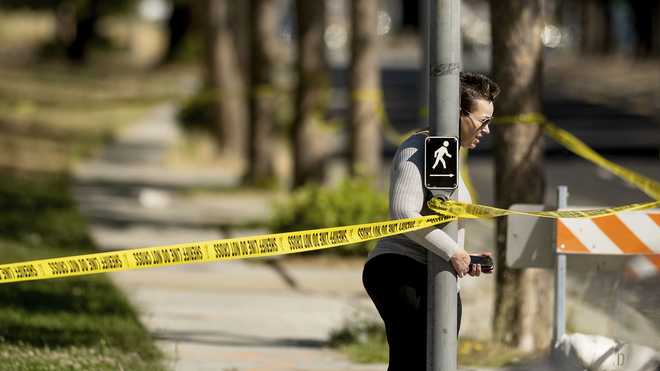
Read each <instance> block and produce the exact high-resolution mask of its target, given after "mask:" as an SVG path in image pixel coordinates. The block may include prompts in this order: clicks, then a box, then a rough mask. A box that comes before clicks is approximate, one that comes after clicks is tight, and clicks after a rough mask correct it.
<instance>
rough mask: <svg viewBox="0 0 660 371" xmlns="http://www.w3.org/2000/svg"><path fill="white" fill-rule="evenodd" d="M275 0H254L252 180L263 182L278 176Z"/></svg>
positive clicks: (251, 26) (251, 101) (252, 34)
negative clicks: (274, 137)
mask: <svg viewBox="0 0 660 371" xmlns="http://www.w3.org/2000/svg"><path fill="white" fill-rule="evenodd" d="M277 5H278V2H277V1H276V0H251V4H250V9H251V11H252V12H253V13H252V17H251V22H250V44H251V48H250V49H251V51H252V63H251V80H250V92H251V93H250V141H249V143H250V144H249V146H250V147H249V160H250V164H249V170H248V171H249V173H248V178H249V180H250V181H251V182H252V183H256V184H260V183H264V182H267V181H269V180H272V178H273V177H274V176H275V172H274V164H273V152H274V151H273V145H274V141H273V125H274V117H275V108H276V107H275V100H274V98H275V91H274V87H275V67H276V65H277V63H278V57H277V54H278V50H277V45H278V41H277V38H276V31H277Z"/></svg>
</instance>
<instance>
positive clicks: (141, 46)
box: [0, 0, 660, 370]
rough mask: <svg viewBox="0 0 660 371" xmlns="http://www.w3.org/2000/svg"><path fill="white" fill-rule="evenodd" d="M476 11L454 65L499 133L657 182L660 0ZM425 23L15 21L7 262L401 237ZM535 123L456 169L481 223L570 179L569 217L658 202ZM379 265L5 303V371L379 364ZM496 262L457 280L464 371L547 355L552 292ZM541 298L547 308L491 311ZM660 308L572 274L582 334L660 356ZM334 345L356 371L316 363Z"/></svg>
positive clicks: (407, 9)
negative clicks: (401, 187) (396, 191)
mask: <svg viewBox="0 0 660 371" xmlns="http://www.w3.org/2000/svg"><path fill="white" fill-rule="evenodd" d="M502 4H504V5H502ZM461 12H462V14H461V27H462V44H463V45H462V47H463V70H464V71H471V72H483V73H486V74H488V75H489V76H491V77H493V78H494V79H495V80H496V81H497V82H498V83H499V84H500V86H501V87H502V90H503V96H502V97H501V99H500V101H498V103H496V110H495V115H496V116H498V115H500V116H508V115H517V114H521V113H529V112H539V113H542V114H544V115H545V116H546V117H548V118H549V119H550V120H551V121H553V122H555V123H556V124H557V125H559V126H560V127H562V128H564V129H566V130H568V131H569V132H571V133H572V134H574V135H575V136H577V137H578V138H580V139H581V140H583V141H584V142H585V143H587V144H588V145H589V146H590V147H591V148H593V149H594V150H595V151H597V152H598V153H600V154H601V155H603V156H605V157H607V158H608V159H610V160H612V161H614V162H616V163H617V164H620V165H623V166H625V167H627V168H629V169H632V170H634V171H637V172H640V173H642V174H644V175H646V176H648V177H650V178H653V179H660V166H658V160H659V156H660V127H659V124H660V122H659V120H658V117H660V1H657V0H582V1H565V0H545V1H542V0H535V1H529V2H517V1H506V2H499V1H495V0H494V1H493V4H490V3H489V2H488V1H482V0H464V1H463V2H462V9H461ZM422 14H424V10H423V9H422V3H421V1H403V0H380V1H379V0H353V1H351V0H324V1H304V0H299V1H294V0H251V1H237V0H205V1H184V0H169V1H168V0H120V1H112V2H108V1H100V0H58V1H43V0H34V1H30V0H21V1H13V0H2V1H1V2H0V133H1V134H0V173H1V174H0V175H1V177H2V182H0V183H1V184H0V205H1V206H2V215H0V257H1V259H2V260H1V261H2V262H3V263H5V262H14V261H22V260H30V259H37V258H43V257H49V256H63V255H72V254H76V253H82V252H89V251H94V250H95V249H102V250H111V249H121V248H132V247H141V246H155V245H163V244H171V243H178V242H188V241H193V240H206V239H216V238H231V237H237V236H245V235H255V234H265V233H271V232H283V231H294V230H302V229H311V228H320V227H330V226H339V225H348V224H356V223H366V222H371V221H378V220H386V219H387V218H388V206H387V205H388V202H387V189H388V183H389V167H390V161H391V158H392V156H393V154H394V152H395V150H396V148H397V145H398V143H400V141H401V140H402V139H404V138H405V135H406V133H409V132H410V131H411V130H415V129H417V128H423V127H425V126H427V122H426V112H427V108H426V105H425V104H424V103H423V102H422V98H423V94H424V93H423V88H422V84H421V82H422V79H423V78H424V75H423V74H422V73H421V72H420V66H421V61H422V58H423V51H422V50H421V48H420V46H421V45H422V42H421V39H420V30H422V29H423V25H422V24H421V20H422V16H421V15H422ZM527 76H533V77H532V78H529V79H528V78H527ZM500 102H501V104H500ZM529 128H530V129H529V130H527V129H525V130H509V129H508V128H503V127H497V126H496V127H494V128H493V129H492V131H493V134H492V135H491V136H490V137H487V139H486V140H484V141H482V143H481V144H480V146H479V147H478V148H477V149H475V150H472V151H471V152H470V156H469V159H468V158H467V156H464V158H463V170H462V171H463V176H466V174H469V179H471V183H472V184H473V195H474V196H475V197H476V198H475V202H477V201H478V202H479V203H481V204H486V205H497V206H500V207H508V206H509V205H511V204H513V203H517V202H526V203H543V202H545V203H546V204H552V203H553V202H554V200H555V189H556V186H557V185H560V184H563V185H567V186H568V189H569V192H570V195H571V196H570V198H569V205H571V206H610V205H621V204H625V203H632V202H642V201H647V200H648V196H646V195H645V194H644V193H642V192H641V191H639V190H638V189H636V188H635V187H634V186H631V185H628V184H627V183H625V182H624V181H622V180H620V179H619V178H617V177H615V176H613V175H611V174H610V173H609V172H608V171H606V170H604V169H601V168H598V167H596V166H595V165H592V164H590V163H588V162H587V161H585V160H583V159H580V158H578V157H576V156H575V155H573V154H571V153H570V152H569V151H567V150H566V149H565V148H563V147H562V146H561V145H559V144H558V143H555V142H553V141H552V140H550V139H547V140H543V139H539V138H541V137H542V134H539V129H538V128H537V127H531V126H530V127H529ZM521 143H522V144H524V145H521ZM525 143H527V144H525ZM530 143H531V144H530ZM525 145H529V148H533V151H532V152H533V155H532V156H531V157H527V158H526V160H525V162H524V163H526V164H528V166H523V167H524V168H525V169H526V170H522V172H521V173H520V172H518V173H517V174H518V176H515V177H512V176H507V175H506V174H509V175H510V174H511V173H510V171H509V170H511V168H515V166H516V165H515V161H514V159H515V158H517V157H516V156H518V155H519V153H518V154H517V152H516V150H509V149H508V148H516V147H520V148H523V147H525ZM519 157H520V156H519ZM498 174H499V175H498ZM507 179H508V180H507ZM498 190H499V191H498ZM506 194H509V195H510V196H505V195H506ZM502 228H505V225H504V226H502V225H500V226H499V227H498V226H496V223H495V222H494V221H492V220H478V221H474V222H470V224H469V229H468V237H467V249H468V250H470V251H493V252H495V251H497V255H498V257H501V256H504V255H502V254H503V253H504V248H505V247H504V245H503V241H502V240H501V239H498V238H497V235H498V234H499V235H500V236H501V233H502V230H503V229H502ZM371 248H373V243H371V244H363V245H360V246H350V247H342V248H336V249H331V250H329V251H326V252H321V253H311V254H300V255H296V256H290V257H286V258H272V259H259V260H255V261H254V262H245V261H240V262H232V263H226V264H225V263H222V264H214V265H203V266H185V267H171V268H158V269H152V270H147V271H144V272H142V271H140V272H137V271H135V272H123V273H117V274H112V275H108V276H107V277H106V276H105V275H103V276H94V277H91V278H90V277H83V278H71V279H64V280H54V281H44V282H35V283H24V284H11V285H2V286H1V287H0V302H1V303H2V305H1V306H0V312H2V314H0V323H2V325H0V337H1V339H2V340H1V341H0V349H1V350H2V351H0V359H2V362H0V364H7V365H10V366H7V367H9V368H7V369H11V370H16V369H30V370H32V369H41V368H40V367H46V366H45V365H48V364H55V365H57V367H60V368H58V369H69V368H67V367H74V366H75V367H80V368H81V369H117V367H124V366H122V365H127V364H131V365H132V366H131V367H130V369H145V370H147V369H148V370H151V369H156V368H159V367H164V368H174V369H204V367H207V366H208V369H222V367H225V368H227V369H230V368H232V367H237V368H239V367H244V366H245V365H246V362H247V363H249V362H252V363H250V365H253V364H256V365H257V366H254V367H257V368H258V367H261V366H260V365H262V364H261V363H259V362H261V361H259V360H261V359H263V364H264V365H265V364H272V363H273V362H274V361H273V359H279V360H280V361H281V362H282V365H284V366H281V368H276V367H275V366H272V367H271V366H269V367H271V368H267V367H266V366H263V367H264V369H290V368H287V367H288V366H286V364H287V363H286V362H292V361H291V360H292V359H299V360H302V361H300V362H308V363H303V364H305V365H309V368H308V369H313V368H312V365H315V364H321V363H322V362H335V363H333V365H334V366H333V367H335V368H337V369H350V367H353V366H352V365H353V362H355V361H356V360H361V361H364V360H367V361H376V362H384V361H385V360H386V356H387V353H386V347H385V343H384V335H383V329H382V327H381V325H380V324H379V320H378V317H377V314H376V313H375V309H374V308H373V306H372V305H371V303H370V302H369V300H368V298H367V297H366V294H365V293H364V290H363V289H362V286H361V281H360V274H361V267H362V264H363V263H364V260H365V257H366V253H367V252H368V251H369V249H371ZM500 260H501V259H500ZM498 267H502V273H501V274H500V273H498V275H494V276H490V277H486V278H483V277H482V278H479V279H470V280H467V281H466V282H465V283H461V285H462V287H463V290H464V295H463V300H464V311H465V313H464V325H463V327H462V335H463V336H462V343H461V346H460V348H459V350H460V354H459V355H460V356H461V357H462V358H461V360H462V361H461V362H462V364H463V365H476V366H493V367H495V366H501V365H503V364H510V363H515V362H519V361H521V360H525V359H528V358H529V357H530V354H535V353H534V350H535V349H541V350H547V349H548V344H549V338H550V323H551V315H550V312H549V311H548V310H549V309H548V308H550V307H551V300H550V301H548V298H549V297H550V296H551V291H548V290H552V287H551V284H550V282H551V278H550V276H549V275H548V273H547V272H535V273H525V272H523V271H520V270H513V269H506V268H504V264H503V262H501V261H500V262H498ZM529 271H533V270H529ZM528 274H532V275H531V276H527V275H528ZM506 277H509V278H506ZM511 277H513V278H511ZM530 277H535V278H530ZM527 279H532V281H533V282H535V283H534V285H532V286H531V287H532V289H531V291H532V293H530V292H526V293H524V294H521V295H519V297H516V298H512V299H510V300H508V299H507V300H504V301H503V300H501V299H498V298H501V297H502V295H501V293H502V292H504V291H502V290H505V289H506V288H507V287H508V288H510V289H513V290H523V291H524V290H525V289H524V288H523V287H522V286H521V285H522V282H524V281H525V280H527ZM523 291H514V292H523ZM528 291H529V289H528ZM534 292H536V294H534ZM530 295H531V296H530ZM659 297H660V295H658V279H657V277H651V278H647V279H644V280H636V281H627V280H625V278H624V276H623V272H612V271H601V270H599V269H596V268H590V267H579V268H576V269H574V270H573V271H572V272H571V281H569V299H570V301H569V312H568V313H569V315H568V317H569V324H568V326H569V332H573V331H574V332H584V333H591V334H596V335H605V336H610V337H614V338H618V339H624V340H626V341H630V342H634V343H639V344H643V345H645V346H649V347H651V348H653V349H655V350H658V349H660V336H659V335H658V327H657V325H658V323H660V311H659V310H658V305H659V304H660V302H658V300H659V299H658V298H659ZM525 298H526V299H525ZM174 303H176V305H174ZM525 303H527V304H529V303H532V304H529V305H532V308H535V309H534V310H532V311H531V312H528V313H527V316H530V315H531V316H534V317H535V318H538V319H539V322H538V326H536V327H537V328H536V329H530V328H529V326H528V327H525V325H524V323H525V320H524V318H523V317H524V315H523V314H519V313H520V310H519V309H520V308H522V306H524V305H525ZM264 308H275V309H273V312H274V313H269V314H268V315H267V314H264V313H263V312H260V311H259V310H266V309H264ZM527 308H529V306H528V307H527ZM209 311H212V312H214V313H213V314H210V313H208V312H209ZM275 312H276V313H275ZM496 313H498V314H496ZM246 316H248V317H250V318H261V319H262V320H263V321H260V322H250V321H248V320H246V319H245V317H246ZM269 316H270V317H269ZM266 318H268V319H269V320H268V321H266ZM527 322H529V321H527ZM498 323H499V325H498ZM502 323H508V324H511V325H510V326H509V325H506V326H503V325H502ZM532 333H533V334H532ZM530 336H531V338H532V339H533V340H532V341H531V343H530V341H529V339H530ZM523 339H528V340H527V341H523ZM273 347H276V348H277V349H279V350H280V352H278V355H275V354H270V353H268V352H267V351H264V349H269V348H273ZM327 347H332V348H333V349H339V350H344V352H343V353H341V354H344V355H342V356H340V355H333V356H332V357H330V358H331V359H332V360H331V361H327V360H326V361H321V360H320V359H324V360H325V359H326V358H327V357H326V356H327V354H326V353H324V352H325V351H326V350H327ZM260 352H261V353H260ZM35 354H36V356H35ZM333 354H334V353H333ZM345 354H348V358H346V357H347V356H345ZM193 355H194V356H193ZM278 357H279V358H278ZM319 357H320V358H319ZM323 357H326V358H323ZM333 357H336V358H333ZM342 357H343V358H342ZM246 360H250V361H249V362H248V361H246ZM255 362H256V363H255ZM470 362H472V363H470ZM474 362H477V363H474ZM71 365H74V366H71ZM118 365H119V366H118ZM0 367H4V366H0ZM21 367H23V368H21ZM30 367H32V368H30ZM186 367H188V368H186ZM246 367H247V366H246ZM278 367H279V366H278ZM292 367H293V366H292ZM297 367H298V366H297ZM378 367H380V368H378ZM375 369H382V365H380V366H377V367H376V368H375Z"/></svg>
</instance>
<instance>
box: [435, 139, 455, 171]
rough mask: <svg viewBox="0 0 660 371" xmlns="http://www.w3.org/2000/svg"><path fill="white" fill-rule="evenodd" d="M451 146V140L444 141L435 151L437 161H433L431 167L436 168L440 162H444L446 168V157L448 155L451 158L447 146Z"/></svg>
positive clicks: (443, 165)
mask: <svg viewBox="0 0 660 371" xmlns="http://www.w3.org/2000/svg"><path fill="white" fill-rule="evenodd" d="M448 147H449V142H448V141H446V140H445V141H444V142H442V147H440V148H438V149H437V150H436V151H435V152H434V153H433V158H435V162H434V163H433V166H431V169H435V167H436V166H438V162H442V168H443V169H446V168H447V164H446V163H445V159H444V157H445V156H447V157H449V158H451V155H450V154H449V151H448V150H447V148H448Z"/></svg>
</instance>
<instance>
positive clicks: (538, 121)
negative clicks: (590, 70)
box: [494, 113, 660, 200]
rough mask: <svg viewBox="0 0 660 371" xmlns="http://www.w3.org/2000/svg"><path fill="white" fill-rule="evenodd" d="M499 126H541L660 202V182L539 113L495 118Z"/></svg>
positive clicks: (552, 136) (557, 138)
mask: <svg viewBox="0 0 660 371" xmlns="http://www.w3.org/2000/svg"><path fill="white" fill-rule="evenodd" d="M494 121H495V123H497V124H535V125H541V126H542V127H543V130H544V131H545V133H546V134H547V135H548V136H549V137H550V138H552V139H554V140H555V141H557V142H558V143H559V144H561V145H562V146H564V147H566V149H568V150H569V151H571V152H573V153H575V154H576V155H578V156H580V157H582V158H584V159H586V160H589V161H591V162H593V163H594V164H596V165H599V166H600V167H602V168H604V169H606V170H608V171H610V172H611V173H612V174H614V175H617V176H619V177H620V178H621V179H623V180H625V181H627V182H628V183H630V184H632V185H634V186H635V187H637V188H639V189H640V190H641V191H642V192H644V193H646V194H647V195H649V196H650V197H652V198H653V199H655V200H660V182H657V181H655V180H653V179H651V178H648V177H645V176H644V175H641V174H639V173H637V172H635V171H632V170H630V169H626V168H625V167H623V166H620V165H617V164H615V163H613V162H611V161H609V160H607V159H605V158H604V157H603V156H601V155H599V154H598V153H597V152H596V151H594V150H593V149H591V148H589V146H587V145H586V144H585V143H584V142H582V141H581V140H580V139H578V138H576V137H575V136H574V135H573V134H571V133H569V132H568V131H566V130H564V129H562V128H560V127H558V126H557V125H555V124H554V123H552V122H550V121H548V120H547V119H546V118H545V117H544V116H543V115H541V114H538V113H529V114H523V115H519V116H507V117H496V118H494Z"/></svg>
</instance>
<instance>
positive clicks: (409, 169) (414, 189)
mask: <svg viewBox="0 0 660 371" xmlns="http://www.w3.org/2000/svg"><path fill="white" fill-rule="evenodd" d="M460 89H461V91H460V94H461V104H460V108H459V107H457V108H459V109H460V123H459V133H460V134H459V135H460V138H459V141H460V145H461V147H463V148H474V147H476V146H477V144H479V139H480V138H481V137H482V136H484V135H487V134H488V133H490V128H489V124H490V122H491V119H492V117H493V110H494V106H493V102H494V100H495V98H496V97H497V95H498V94H499V92H500V88H499V87H498V86H497V84H496V83H494V82H493V81H491V80H490V79H489V78H488V77H486V76H484V75H482V74H474V73H461V76H460ZM429 134H430V133H429V130H423V131H420V132H417V133H415V134H413V135H412V136H410V137H409V138H408V139H406V140H405V141H404V142H403V143H402V144H401V145H400V146H399V149H398V150H397V152H396V154H395V156H394V160H393V162H392V174H391V183H390V196H389V198H390V216H391V217H392V218H393V219H401V218H414V217H419V216H421V215H430V214H432V213H433V212H432V211H430V210H429V209H428V208H427V207H426V201H428V200H429V198H430V196H431V195H430V192H429V191H428V190H426V189H425V188H424V187H423V182H422V180H423V179H422V178H423V176H422V174H423V169H424V140H425V138H426V137H427V136H428V135H429ZM452 192H453V191H447V192H446V193H445V195H446V196H451V193H452ZM457 192H458V200H459V201H462V202H467V203H470V202H471V198H470V195H469V193H468V191H467V188H466V187H465V183H463V179H459V186H458V189H457ZM458 236H459V238H458V241H454V240H453V239H452V238H450V237H449V236H448V235H447V234H446V233H445V232H444V231H442V230H441V229H440V228H437V227H431V228H426V229H422V230H419V231H414V232H410V233H406V234H404V235H398V236H393V237H387V238H383V239H382V240H380V241H379V242H378V245H377V246H376V248H375V249H374V250H373V251H372V252H371V253H370V254H369V258H368V259H367V263H366V264H365V267H364V271H363V274H362V281H363V283H364V287H365V288H366V290H367V293H368V294H369V296H370V297H371V299H372V300H373V302H374V304H375V305H376V308H377V309H378V312H379V313H380V316H381V317H382V318H383V321H384V322H385V330H386V334H387V342H388V344H389V348H390V364H389V368H388V370H389V371H399V370H407V371H423V370H425V369H426V328H427V326H426V298H427V293H426V282H427V277H426V264H427V261H426V260H427V259H426V253H427V250H430V251H432V252H433V253H435V254H438V255H439V256H441V257H442V258H443V259H445V260H447V261H449V262H451V265H452V266H453V268H454V270H455V271H456V274H457V276H458V277H463V276H465V275H466V274H469V275H471V276H479V275H480V274H481V273H482V269H481V267H480V266H479V265H478V264H472V265H471V264H470V256H469V255H468V253H467V252H466V251H465V250H464V249H463V241H462V236H464V229H463V228H462V226H461V224H460V221H459V232H458ZM484 273H490V272H485V271H484ZM461 310H462V308H461V298H460V295H458V308H457V312H458V327H459V328H460V324H461Z"/></svg>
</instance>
